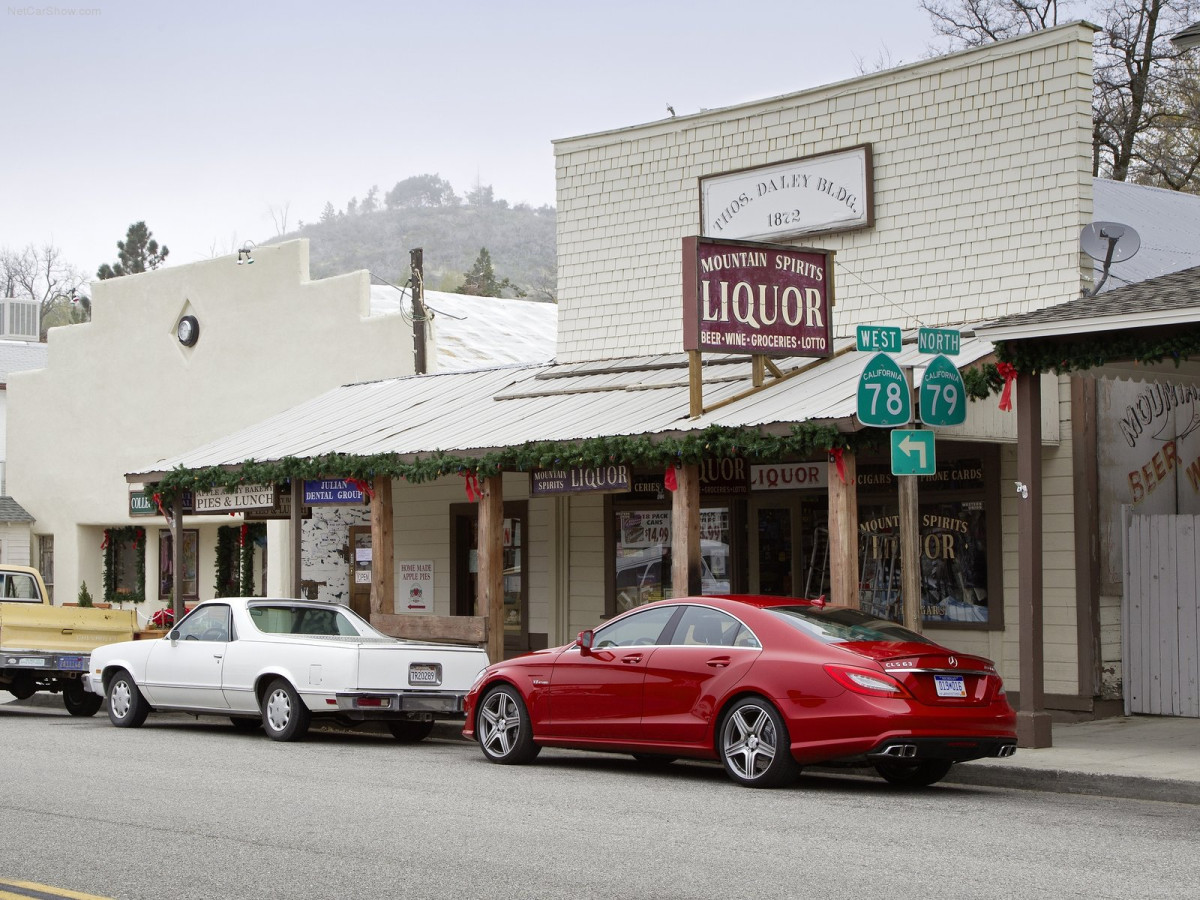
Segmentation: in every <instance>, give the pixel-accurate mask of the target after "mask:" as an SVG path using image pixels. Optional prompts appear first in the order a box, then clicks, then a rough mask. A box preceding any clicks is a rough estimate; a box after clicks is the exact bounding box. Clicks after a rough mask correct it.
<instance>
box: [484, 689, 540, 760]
mask: <svg viewBox="0 0 1200 900" xmlns="http://www.w3.org/2000/svg"><path fill="white" fill-rule="evenodd" d="M475 733H476V735H478V738H479V747H480V749H481V750H483V755H484V756H486V757H487V758H488V759H489V760H491V761H492V762H494V763H500V764H502V765H519V764H520V763H527V762H531V761H532V760H533V759H534V757H536V756H537V755H538V753H540V752H541V750H542V748H541V747H539V746H538V745H537V744H535V743H534V742H533V725H532V723H531V722H530V721H529V711H528V710H527V709H525V703H524V702H523V701H522V700H521V695H520V694H518V693H517V690H516V688H513V687H509V686H508V685H506V684H504V685H500V686H499V687H495V688H493V689H492V690H491V691H489V692H488V694H487V695H486V696H485V697H484V698H483V701H482V702H481V703H480V704H479V713H478V714H477V716H476V722H475Z"/></svg>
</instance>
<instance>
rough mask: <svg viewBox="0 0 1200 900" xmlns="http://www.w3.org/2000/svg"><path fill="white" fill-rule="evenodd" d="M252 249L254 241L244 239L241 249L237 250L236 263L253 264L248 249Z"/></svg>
mask: <svg viewBox="0 0 1200 900" xmlns="http://www.w3.org/2000/svg"><path fill="white" fill-rule="evenodd" d="M253 249H254V241H246V243H244V244H242V249H240V250H239V251H238V258H237V264H238V265H239V266H240V265H242V263H245V264H246V265H248V266H252V265H254V257H253V256H251V255H250V251H251V250H253Z"/></svg>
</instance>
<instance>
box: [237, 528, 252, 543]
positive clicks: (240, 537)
mask: <svg viewBox="0 0 1200 900" xmlns="http://www.w3.org/2000/svg"><path fill="white" fill-rule="evenodd" d="M249 530H250V526H249V525H243V526H242V528H241V530H240V531H239V532H238V546H239V547H245V546H246V532H248V531H249Z"/></svg>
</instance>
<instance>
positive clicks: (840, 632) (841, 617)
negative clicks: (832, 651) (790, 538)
mask: <svg viewBox="0 0 1200 900" xmlns="http://www.w3.org/2000/svg"><path fill="white" fill-rule="evenodd" d="M767 611H768V612H770V613H771V614H773V615H775V616H778V617H779V618H780V619H782V620H783V621H785V622H787V623H788V624H789V625H791V626H792V627H793V628H796V629H797V630H799V631H802V632H804V633H805V634H807V635H810V636H812V637H814V638H816V639H817V640H818V641H821V642H822V643H824V644H842V643H847V642H850V641H882V642H885V643H891V644H908V643H916V644H935V643H936V642H934V641H931V640H930V639H929V638H927V637H925V636H924V635H921V634H917V633H916V632H915V631H909V630H908V629H907V628H905V627H904V626H903V625H897V624H896V623H895V622H890V621H888V620H887V619H877V618H875V617H874V616H871V615H867V614H866V613H864V612H859V611H858V610H857V609H848V608H846V607H844V606H772V607H770V608H769V609H768V610H767Z"/></svg>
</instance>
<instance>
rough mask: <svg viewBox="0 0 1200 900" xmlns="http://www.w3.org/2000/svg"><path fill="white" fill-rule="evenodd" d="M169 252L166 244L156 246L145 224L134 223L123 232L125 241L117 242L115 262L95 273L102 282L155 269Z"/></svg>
mask: <svg viewBox="0 0 1200 900" xmlns="http://www.w3.org/2000/svg"><path fill="white" fill-rule="evenodd" d="M170 252H171V251H170V250H168V249H167V246H166V244H164V245H163V246H162V247H159V246H158V241H156V240H154V233H153V232H152V231H151V230H150V229H149V228H147V227H146V223H145V222H134V223H133V224H132V225H130V226H129V230H128V231H126V232H125V240H123V241H117V256H118V259H117V262H116V263H115V264H114V265H111V266H110V265H109V264H108V263H105V264H104V265H102V266H101V267H100V268H99V269H98V270H97V271H96V276H97V277H98V278H99V279H100V280H101V281H104V280H105V279H108V278H119V277H121V276H122V275H133V274H136V273H137V272H145V271H146V270H147V269H157V268H158V267H159V266H161V265H162V263H163V260H165V259H166V258H167V254H168V253H170Z"/></svg>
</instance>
